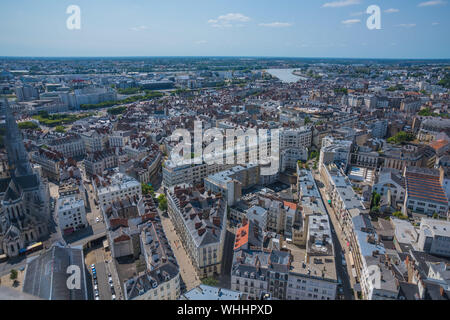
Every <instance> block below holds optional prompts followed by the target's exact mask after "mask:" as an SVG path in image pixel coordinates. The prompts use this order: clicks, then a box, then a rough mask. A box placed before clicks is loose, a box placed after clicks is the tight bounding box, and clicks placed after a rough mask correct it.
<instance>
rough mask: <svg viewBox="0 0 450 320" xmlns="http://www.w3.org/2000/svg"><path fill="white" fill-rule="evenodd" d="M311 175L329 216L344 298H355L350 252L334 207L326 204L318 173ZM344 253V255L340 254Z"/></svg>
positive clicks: (326, 200)
mask: <svg viewBox="0 0 450 320" xmlns="http://www.w3.org/2000/svg"><path fill="white" fill-rule="evenodd" d="M313 176H314V179H315V182H316V184H317V186H318V188H319V192H320V195H321V198H322V203H323V205H324V207H325V209H326V211H327V213H328V216H329V217H330V221H331V230H332V233H333V235H332V236H333V243H334V248H335V261H336V272H337V275H338V277H339V278H340V281H341V282H342V289H343V294H344V298H345V300H353V299H355V294H354V291H353V285H354V283H353V281H352V279H353V277H352V276H351V274H352V273H351V272H352V271H351V264H350V263H349V261H351V260H350V259H349V257H348V255H349V254H350V253H349V252H348V250H347V249H346V248H347V244H346V242H345V240H344V236H343V232H342V229H341V227H340V225H339V223H338V221H337V219H336V215H335V213H334V209H333V208H331V206H330V205H329V204H328V197H327V195H326V191H325V186H324V185H323V183H322V182H321V181H320V175H317V174H316V171H313ZM343 253H344V255H342V254H343ZM343 257H344V259H345V264H346V265H345V266H344V265H343V261H342V260H343V259H342V258H343Z"/></svg>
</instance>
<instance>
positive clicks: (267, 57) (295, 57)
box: [0, 55, 450, 61]
mask: <svg viewBox="0 0 450 320" xmlns="http://www.w3.org/2000/svg"><path fill="white" fill-rule="evenodd" d="M22 58H38V59H89V58H109V59H120V58H258V59H261V58H262V59H342V60H399V61H404V60H430V61H432V60H448V61H450V58H373V57H298V56H253V55H248V56H246V55H243V56H232V55H230V56H214V55H203V56H202V55H186V56H183V55H179V56H176V55H174V56H172V55H155V56H151V55H149V56H140V55H136V56H126V55H123V56H101V55H99V56H96V55H93V56H39V55H36V56H0V59H22Z"/></svg>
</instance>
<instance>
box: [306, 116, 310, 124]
mask: <svg viewBox="0 0 450 320" xmlns="http://www.w3.org/2000/svg"><path fill="white" fill-rule="evenodd" d="M308 123H311V119H310V118H309V117H308V116H306V117H305V124H308Z"/></svg>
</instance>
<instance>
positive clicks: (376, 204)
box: [370, 191, 381, 211]
mask: <svg viewBox="0 0 450 320" xmlns="http://www.w3.org/2000/svg"><path fill="white" fill-rule="evenodd" d="M380 200H381V196H380V195H379V194H378V193H376V192H375V191H374V192H372V201H371V203H370V209H371V210H372V211H377V210H376V208H378V209H379V205H380Z"/></svg>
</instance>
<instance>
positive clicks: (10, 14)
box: [0, 0, 450, 59]
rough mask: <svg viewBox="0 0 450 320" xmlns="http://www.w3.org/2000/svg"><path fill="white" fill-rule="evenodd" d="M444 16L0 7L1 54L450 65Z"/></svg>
mask: <svg viewBox="0 0 450 320" xmlns="http://www.w3.org/2000/svg"><path fill="white" fill-rule="evenodd" d="M70 5H77V6H79V8H80V10H81V28H80V29H79V30H69V29H68V28H67V26H66V21H67V19H68V18H69V16H70V14H67V13H66V10H67V7H69V6H70ZM370 5H377V6H379V7H380V9H381V29H379V30H369V29H368V28H367V26H366V21H367V19H368V18H369V16H370V15H369V14H367V13H366V10H367V8H368V7H369V6H370ZM448 17H450V0H158V1H157V0H126V1H125V0H1V1H0V56H42V57H67V56H68V57H93V56H113V57H119V56H264V57H334V58H396V59H397V58H408V59H413V58H419V59H425V58H426V59H428V58H431V59H434V58H435V59H441V58H444V59H447V58H450V36H449V31H450V19H449V18H448Z"/></svg>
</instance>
